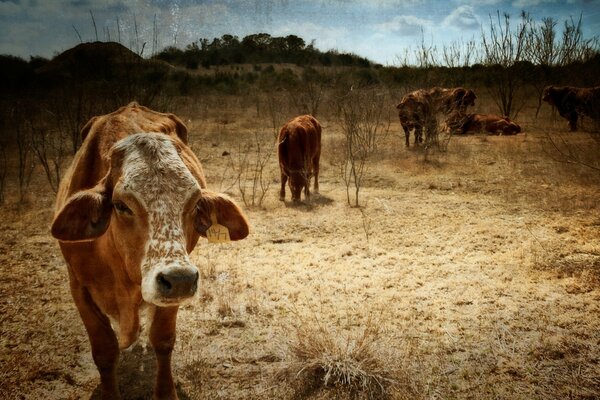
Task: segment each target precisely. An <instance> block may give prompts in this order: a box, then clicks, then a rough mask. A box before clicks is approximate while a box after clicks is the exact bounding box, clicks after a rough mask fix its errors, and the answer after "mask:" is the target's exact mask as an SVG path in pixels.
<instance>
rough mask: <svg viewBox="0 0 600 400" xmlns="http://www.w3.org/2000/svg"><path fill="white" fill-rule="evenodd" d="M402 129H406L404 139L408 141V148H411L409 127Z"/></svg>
mask: <svg viewBox="0 0 600 400" xmlns="http://www.w3.org/2000/svg"><path fill="white" fill-rule="evenodd" d="M402 129H404V138H405V141H406V143H405V144H406V147H410V129H409V128H408V127H407V126H404V125H402Z"/></svg>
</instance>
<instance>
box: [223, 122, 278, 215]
mask: <svg viewBox="0 0 600 400" xmlns="http://www.w3.org/2000/svg"><path fill="white" fill-rule="evenodd" d="M265 136H267V135H261V134H260V133H258V132H254V135H253V137H252V139H251V140H248V141H246V142H245V143H240V144H239V145H238V151H237V155H236V157H233V156H232V157H231V158H230V161H231V164H230V165H231V168H232V169H233V170H234V174H235V182H234V184H235V183H237V185H238V190H239V192H240V195H241V197H242V201H243V202H244V205H246V207H262V204H263V201H264V199H265V195H266V194H267V192H268V190H269V187H270V186H271V183H272V182H273V179H272V176H271V175H272V174H271V173H269V172H270V170H269V168H268V165H269V161H270V160H271V157H272V156H273V153H274V151H275V150H274V149H275V148H274V146H273V144H272V141H271V140H270V139H268V138H266V137H265Z"/></svg>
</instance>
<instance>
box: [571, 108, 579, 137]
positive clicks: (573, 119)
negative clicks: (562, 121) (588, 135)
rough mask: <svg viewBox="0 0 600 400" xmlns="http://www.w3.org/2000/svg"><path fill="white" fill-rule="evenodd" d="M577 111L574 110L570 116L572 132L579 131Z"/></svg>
mask: <svg viewBox="0 0 600 400" xmlns="http://www.w3.org/2000/svg"><path fill="white" fill-rule="evenodd" d="M577 117H578V115H577V113H576V112H573V113H572V114H571V115H570V116H569V130H570V131H571V132H576V131H577Z"/></svg>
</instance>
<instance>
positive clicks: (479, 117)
mask: <svg viewBox="0 0 600 400" xmlns="http://www.w3.org/2000/svg"><path fill="white" fill-rule="evenodd" d="M483 131H485V132H487V133H489V134H496V133H498V134H501V135H515V134H517V133H520V132H521V127H520V126H519V125H517V124H516V123H515V122H513V121H511V120H510V119H509V118H508V117H500V116H498V115H487V114H469V115H468V116H467V118H466V122H465V123H464V125H463V126H462V133H463V134H464V133H477V132H483Z"/></svg>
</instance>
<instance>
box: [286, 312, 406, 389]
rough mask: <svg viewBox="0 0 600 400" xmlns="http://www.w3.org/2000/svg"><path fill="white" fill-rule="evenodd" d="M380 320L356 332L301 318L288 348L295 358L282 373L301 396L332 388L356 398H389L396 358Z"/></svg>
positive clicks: (367, 324)
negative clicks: (392, 358) (386, 351)
mask: <svg viewBox="0 0 600 400" xmlns="http://www.w3.org/2000/svg"><path fill="white" fill-rule="evenodd" d="M379 326H380V325H379V324H377V323H375V321H373V320H371V319H369V320H368V321H366V323H365V324H364V328H363V329H362V330H361V331H360V332H358V333H355V334H350V333H348V332H345V333H342V332H339V331H336V330H333V329H331V330H330V329H328V328H326V327H325V326H323V325H321V324H320V323H318V322H317V323H316V324H314V323H310V322H308V321H299V323H298V324H297V325H296V326H295V327H294V328H293V329H294V332H292V334H291V335H290V339H289V343H287V349H288V351H289V353H290V355H291V357H292V359H293V361H291V362H290V363H288V364H287V365H286V367H285V368H284V369H283V370H282V371H281V373H280V374H279V375H280V376H282V377H286V378H288V379H289V380H290V381H291V384H292V386H293V387H294V390H295V392H296V396H297V397H298V398H305V397H306V396H308V395H310V394H313V393H316V392H318V391H320V390H323V389H333V390H337V391H339V392H341V393H346V394H347V395H349V396H350V397H353V398H366V399H386V398H389V397H390V392H391V389H392V387H393V386H394V385H395V383H396V381H395V379H394V372H395V371H394V366H393V365H391V364H393V362H390V360H389V359H388V358H387V357H388V356H387V355H386V354H383V352H382V349H385V348H387V346H385V344H384V343H382V342H383V334H382V331H381V329H380V328H379Z"/></svg>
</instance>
